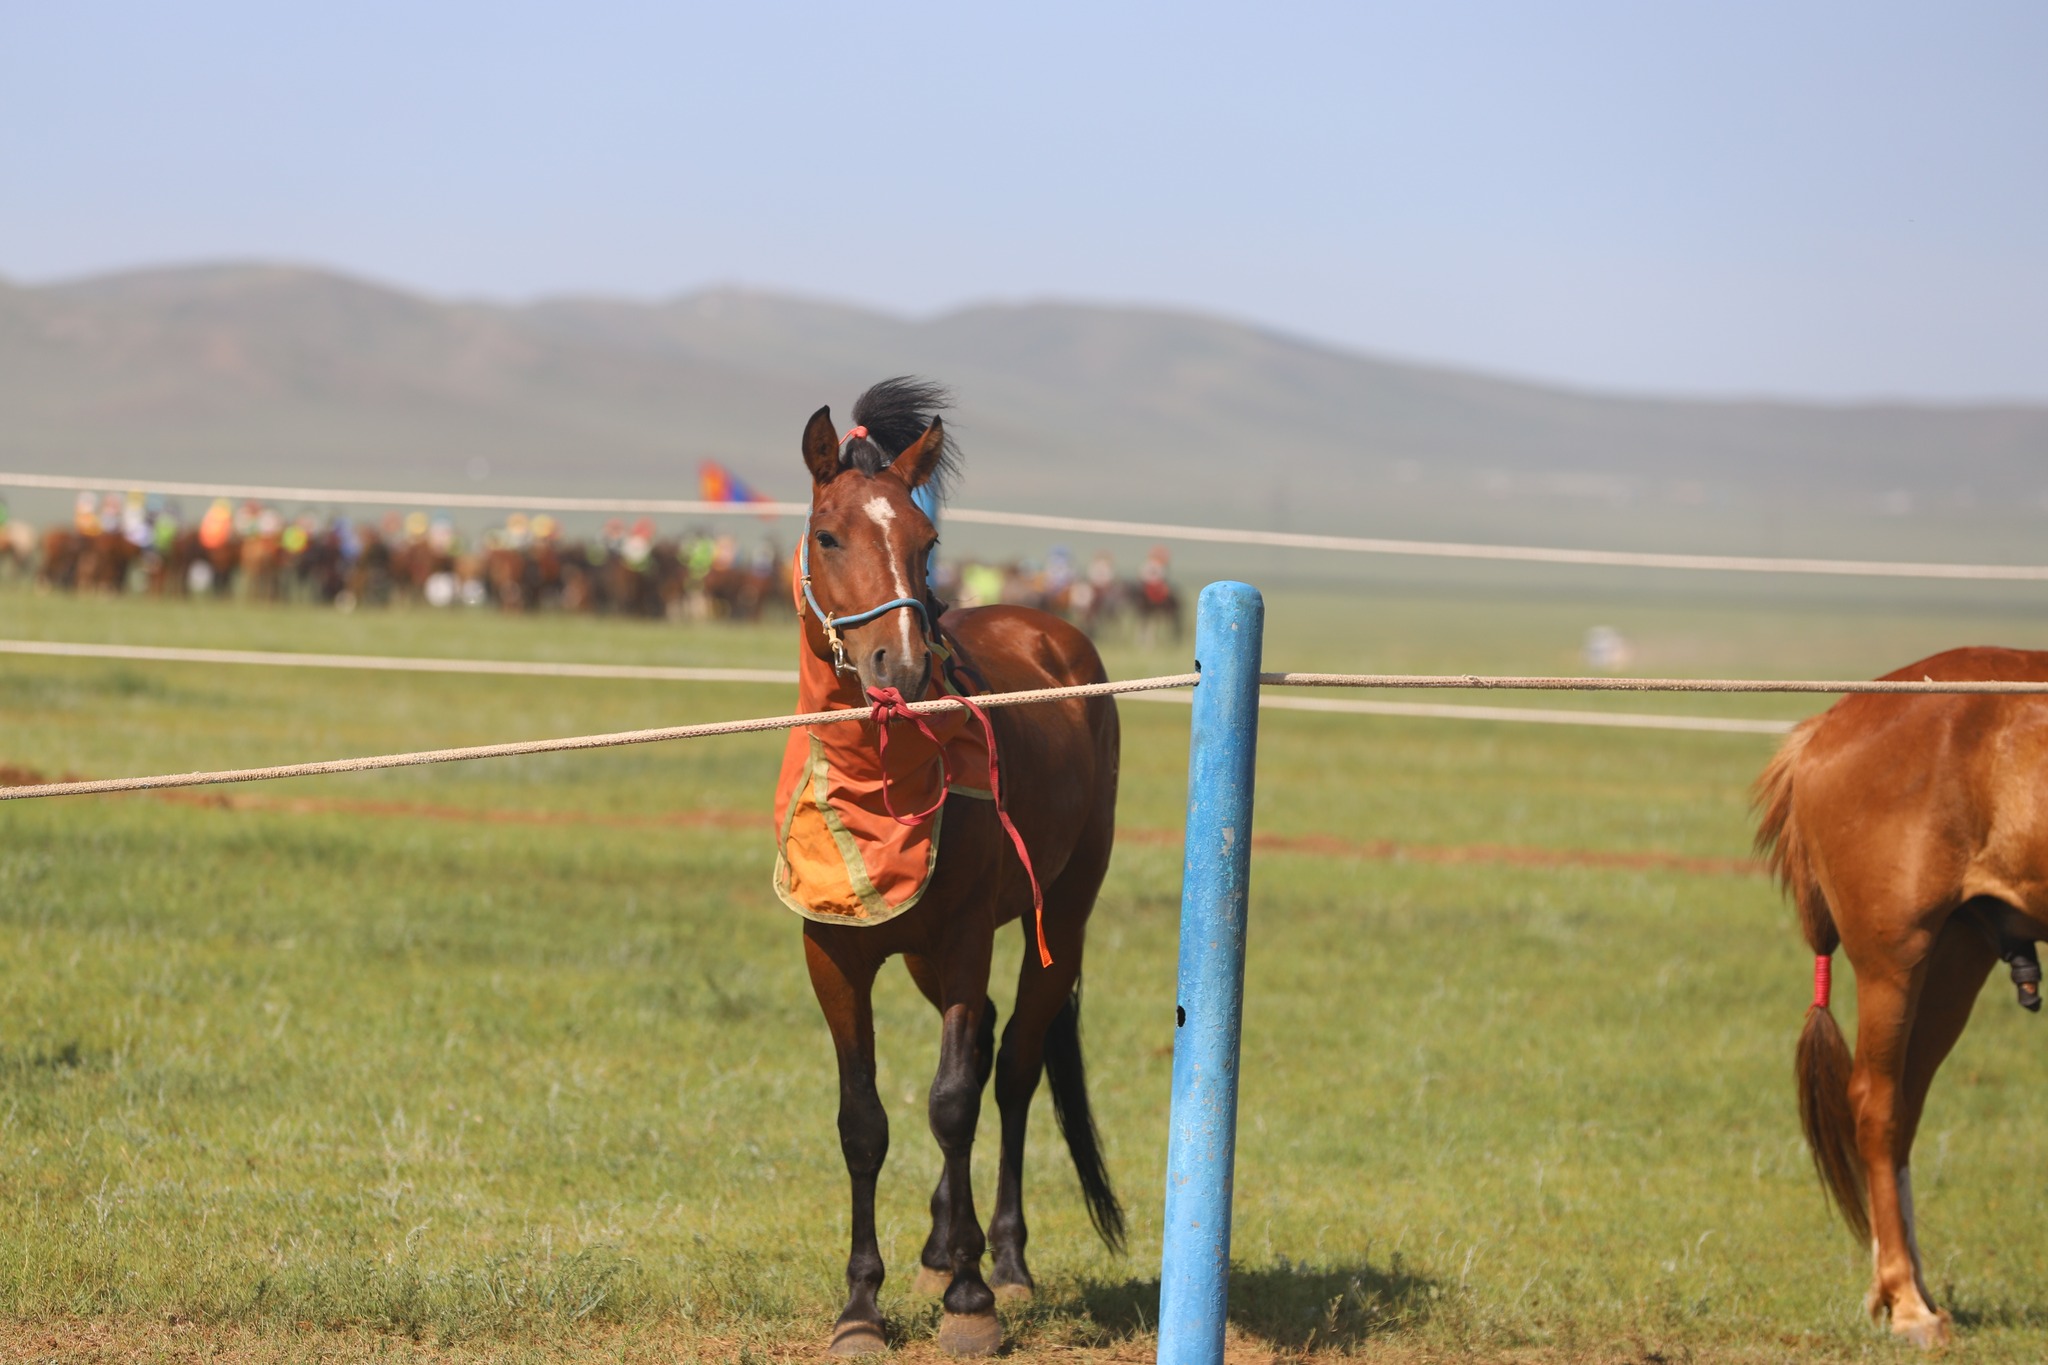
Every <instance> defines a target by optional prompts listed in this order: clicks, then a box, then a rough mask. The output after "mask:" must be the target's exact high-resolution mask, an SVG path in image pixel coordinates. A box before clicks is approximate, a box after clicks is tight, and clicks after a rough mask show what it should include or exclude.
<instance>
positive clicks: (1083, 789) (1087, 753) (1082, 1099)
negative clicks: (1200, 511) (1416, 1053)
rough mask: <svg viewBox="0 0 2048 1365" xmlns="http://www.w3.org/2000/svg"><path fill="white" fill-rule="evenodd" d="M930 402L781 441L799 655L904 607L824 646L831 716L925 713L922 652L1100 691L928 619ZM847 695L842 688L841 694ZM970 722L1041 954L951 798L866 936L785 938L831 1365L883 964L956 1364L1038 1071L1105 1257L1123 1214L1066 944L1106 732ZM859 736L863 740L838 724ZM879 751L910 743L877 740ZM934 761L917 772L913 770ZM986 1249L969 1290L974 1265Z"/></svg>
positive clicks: (994, 1274) (857, 930)
mask: <svg viewBox="0 0 2048 1365" xmlns="http://www.w3.org/2000/svg"><path fill="white" fill-rule="evenodd" d="M943 402H944V393H943V391H942V390H940V389H938V388H936V387H935V386H931V385H926V384H921V383H917V382H915V381H911V380H889V381H885V382H883V383H881V384H877V385H875V386H874V387H873V388H871V389H869V390H868V391H867V392H866V393H864V394H863V395H861V398H860V400H859V401H858V402H857V403H856V404H855V405H854V409H853V416H854V421H855V423H856V424H857V425H856V427H855V434H853V435H850V436H849V437H848V439H847V440H845V441H843V442H842V441H841V439H840V438H839V435H838V434H837V432H836V430H835V428H834V427H833V425H832V415H831V411H830V409H828V408H820V409H819V410H818V411H817V413H816V414H814V415H813V416H812V418H811V420H810V424H809V425H808V426H807V427H806V429H805V431H804V436H803V454H804V463H805V465H806V466H807V467H808V468H809V470H810V474H811V479H812V489H811V513H810V521H809V523H808V524H807V526H806V527H805V534H806V536H807V537H808V541H807V545H808V569H809V575H810V582H809V588H810V591H811V595H812V597H813V598H814V600H815V609H814V610H806V611H804V612H803V613H802V618H803V619H802V631H803V648H805V649H806V650H808V651H810V653H811V654H812V655H813V656H814V658H816V659H818V660H826V661H832V660H834V659H835V658H839V657H840V655H839V651H838V650H837V649H835V645H834V639H833V638H832V634H831V633H828V629H827V626H826V624H825V622H824V621H823V620H821V619H820V617H821V615H829V616H832V617H842V618H844V617H851V616H857V615H861V614H864V613H866V612H868V611H869V610H870V609H872V608H874V607H875V606H876V605H877V604H883V603H889V602H903V601H905V599H914V600H913V601H910V602H908V604H907V605H904V606H902V607H900V608H899V609H893V610H887V611H884V612H882V613H881V614H880V615H879V616H875V617H873V618H872V619H869V620H866V621H865V622H864V623H862V624H858V625H852V626H848V627H845V628H843V629H840V630H838V631H837V632H836V634H837V637H838V643H839V645H840V646H842V647H843V651H844V653H843V667H842V668H841V669H840V670H839V674H838V675H835V676H841V677H842V678H843V685H844V687H845V688H846V689H847V690H848V695H849V698H850V699H848V700H840V701H838V702H836V703H832V702H828V703H826V704H827V705H833V704H837V705H842V706H843V705H856V706H857V705H861V704H863V702H862V701H861V700H860V698H861V697H862V696H863V695H864V694H865V693H866V692H867V690H868V689H870V688H891V687H893V688H896V689H898V690H899V691H900V692H901V694H902V695H903V696H904V697H906V698H911V699H915V698H918V697H921V696H923V695H925V693H926V691H927V689H928V687H930V686H931V683H932V678H933V673H934V669H935V666H936V660H935V657H934V651H933V644H934V637H937V638H939V639H942V640H943V641H944V642H945V646H946V648H947V649H948V650H949V651H950V653H951V655H952V658H953V661H954V663H955V665H956V671H957V672H962V673H966V674H967V675H969V676H970V677H972V678H974V680H975V682H976V684H977V687H978V688H979V687H985V688H986V689H988V690H991V691H1014V690H1018V689H1023V688H1040V687H1058V686H1063V685H1068V684H1075V683H1088V682H1096V681H1100V680H1101V679H1102V678H1103V677H1104V673H1103V668H1102V661H1101V659H1100V658H1099V657H1098V656H1097V655H1096V652H1095V649H1094V647H1093V646H1092V645H1090V644H1089V642H1088V639H1087V637H1086V636H1085V635H1083V634H1082V633H1081V632H1080V631H1078V630H1076V629H1074V628H1073V627H1072V626H1070V625H1068V624H1067V623H1065V622H1064V621H1061V620H1059V619H1058V618H1056V617H1053V616H1048V615H1046V614H1045V613H1043V612H1037V611H1031V610H1028V609H1026V608H1022V607H985V608H980V609H976V610H963V611H953V612H946V613H945V614H944V615H943V617H941V616H940V615H939V613H938V611H937V610H936V609H935V605H933V604H932V599H931V598H930V596H929V592H928V589H927V585H926V582H925V567H926V563H927V559H928V556H929V555H930V552H931V549H932V547H933V545H934V544H935V543H936V537H935V533H934V531H933V528H932V523H931V522H930V520H928V519H927V518H926V516H925V514H924V513H923V512H921V511H920V510H918V507H917V506H916V504H915V503H914V502H913V501H912V500H911V496H910V495H911V490H913V489H915V488H918V487H919V486H921V485H923V484H925V483H926V482H928V481H942V480H944V479H945V478H946V477H947V476H948V475H949V474H950V473H951V472H952V467H953V462H954V459H955V452H954V447H953V446H952V444H951V442H950V440H949V438H948V437H947V436H946V434H945V430H944V428H943V426H942V425H941V423H940V421H939V419H938V417H937V416H936V415H934V414H935V413H936V410H937V409H938V408H939V407H940V406H943ZM855 675H857V677H856V676H855ZM989 714H990V718H991V721H992V723H993V726H994V732H995V751H996V753H997V754H998V755H999V756H1000V766H1001V795H1002V798H1003V805H1004V806H1005V807H1006V808H1007V811H1008V814H1009V816H1010V817H1011V819H1012V821H1013V823H1014V825H1015V827H1016V829H1017V830H1018V831H1019V833H1020V834H1021V837H1022V840H1023V843H1024V846H1025V849H1026V850H1027V851H1028V854H1029V857H1030V860H1031V865H1032V869H1033V870H1035V873H1036V882H1037V884H1038V885H1039V886H1040V887H1042V888H1043V934H1044V946H1045V947H1046V949H1048V950H1049V952H1050V956H1051V963H1050V965H1046V964H1045V963H1044V962H1043V959H1042V957H1041V954H1040V952H1039V951H1038V947H1039V941H1038V939H1037V937H1036V933H1037V931H1036V929H1035V926H1034V922H1033V921H1034V909H1033V882H1032V878H1031V877H1030V876H1028V875H1027V872H1026V868H1025V867H1024V865H1023V864H1022V862H1021V861H1020V859H1019V856H1018V854H1017V853H1016V851H1015V850H1014V848H1013V845H1012V843H1011V840H1010V839H1009V837H1008V836H1007V834H1006V832H1005V830H1004V829H1003V827H1002V825H1001V822H1000V818H999V811H998V809H997V806H996V803H995V802H992V801H989V800H986V799H971V798H969V797H966V796H964V795H963V794H961V793H959V792H957V791H956V792H955V793H954V794H952V795H950V796H948V797H947V798H946V799H945V804H944V808H943V810H942V811H941V812H940V817H941V820H942V822H943V823H942V828H943V833H944V839H943V843H942V844H941V845H940V848H939V851H938V855H937V860H936V862H935V863H934V864H933V866H932V870H931V873H930V879H929V881H928V882H927V883H926V885H925V888H924V891H923V893H922V895H921V896H919V897H918V898H917V899H916V901H915V904H914V905H911V906H910V908H908V909H907V910H904V911H903V912H902V913H900V914H898V915H896V916H895V917H893V918H889V919H886V920H884V921H883V922H880V923H873V924H851V923H843V922H842V923H825V922H820V921H818V920H815V919H809V918H807V919H806V921H805V925H804V954H805V958H806V960H807V962H808V965H809V968H810V976H811V986H812V989H813V990H814V991H815V993H816V995H817V998H818V1004H819V1006H820V1007H821V1008H822V1009H823V1010H824V1013H825V1020H826V1023H827V1024H828V1025H829V1026H830V1028H831V1031H832V1042H833V1045H834V1047H835V1048H836V1049H837V1051H838V1056H839V1141H840V1149H841V1151H842V1152H843V1153H844V1155H845V1158H846V1168H847V1172H848V1174H849V1176H850V1177H851V1180H852V1186H853V1217H852V1230H853V1238H852V1241H853V1245H852V1251H851V1254H850V1256H849V1257H848V1260H847V1267H846V1281H847V1289H848V1297H847V1302H846V1308H845V1310H844V1311H843V1312H841V1314H840V1315H839V1320H838V1325H837V1327H836V1329H835V1331H834V1333H833V1337H832V1342H831V1350H832V1351H833V1353H834V1354H837V1355H857V1354H863V1353H866V1352H871V1351H879V1350H882V1349H884V1339H883V1335H882V1313H881V1308H880V1305H879V1303H878V1301H877V1296H878V1293H879V1291H880V1289H881V1285H882V1276H883V1267H882V1256H881V1251H880V1248H879V1247H878V1245H877V1243H876V1237H875V1180H876V1176H877V1174H878V1173H879V1172H880V1170H881V1168H882V1160H883V1157H884V1156H885V1155H886V1154H887V1152H888V1148H889V1121H888V1117H887V1115H886V1113H885V1112H884V1111H883V1108H882V1102H881V1099H880V1097H879V1096H878V1095H877V1094H876V1091H875V1031H874V1015H873V1010H872V1006H871V1003H870V1000H871V992H872V988H873V986H874V981H875V975H876V972H877V971H878V969H879V968H880V967H881V966H882V964H883V962H884V961H885V960H887V959H888V958H889V957H891V956H894V955H898V954H900V955H901V956H902V957H903V960H904V965H905V966H907V967H908V968H909V970H910V975H911V978H912V979H913V980H914V981H915V982H916V983H917V987H918V989H919V990H920V991H922V992H923V993H924V995H925V996H926V998H927V999H929V1000H930V1001H931V1003H932V1005H933V1006H934V1007H935V1008H936V1009H937V1010H938V1012H939V1016H940V1020H941V1023H940V1031H939V1063H938V1069H937V1073H936V1074H935V1076H934V1077H933V1079H932V1084H931V1091H930V1097H929V1107H928V1115H929V1119H930V1123H931V1130H932V1135H933V1136H934V1137H935V1138H937V1140H938V1145H939V1150H940V1152H941V1153H942V1155H943V1157H944V1170H943V1173H942V1174H941V1175H940V1177H939V1182H938V1187H937V1188H936V1189H935V1190H934V1191H933V1194H932V1199H931V1213H932V1228H931V1236H930V1237H929V1239H928V1240H927V1241H926V1243H925V1246H924V1252H923V1255H922V1257H921V1258H920V1261H921V1264H920V1269H919V1272H918V1277H917V1287H918V1288H919V1289H920V1290H922V1291H924V1292H943V1295H944V1307H945V1315H944V1318H943V1321H942V1325H941V1327H940V1330H939V1344H940V1345H941V1346H942V1347H944V1348H945V1349H946V1350H948V1351H951V1352H954V1353H956V1354H986V1353H989V1352H992V1351H994V1350H995V1349H997V1347H998V1346H999V1345H1000V1344H1001V1329H1000V1327H999V1325H998V1323H997V1320H996V1315H995V1302H996V1295H997V1294H998V1293H1001V1294H1003V1295H1005V1296H1017V1297H1022V1296H1026V1295H1029V1294H1030V1293H1031V1291H1032V1278H1031V1272H1030V1271H1029V1270H1028V1269H1027V1268H1026V1265H1025V1260H1024V1244H1025V1239H1026V1232H1025V1223H1024V1209H1023V1202H1022V1201H1023V1174H1024V1137H1025V1130H1026V1126H1027V1121H1028V1119H1029V1116H1030V1109H1031V1100H1032V1096H1033V1094H1034V1093H1035V1092H1036V1090H1037V1088H1038V1081H1039V1073H1040V1071H1041V1069H1044V1070H1045V1071H1046V1072H1047V1073H1048V1076H1049V1079H1050V1083H1051V1088H1052V1091H1053V1101H1054V1108H1055V1111H1056V1112H1057V1114H1058V1117H1059V1121H1060V1128H1061V1131H1062V1132H1063V1134H1064V1135H1065V1137H1066V1141H1067V1147H1068V1151H1069V1153H1070V1154H1071V1156H1072V1157H1073V1161H1074V1165H1075V1169H1076V1171H1077V1172H1078V1173H1079V1175H1080V1180H1081V1187H1082V1191H1083V1193H1084V1196H1085V1197H1086V1200H1087V1203H1088V1209H1089V1214H1090V1216H1091V1218H1092V1219H1093V1221H1094V1223H1095V1227H1096V1229H1097V1231H1098V1232H1100V1233H1101V1235H1102V1237H1103V1239H1104V1240H1105V1241H1107V1242H1108V1243H1109V1244H1110V1245H1111V1246H1112V1247H1119V1246H1120V1245H1121V1242H1122V1238H1123V1210H1122V1208H1121V1207H1120V1206H1119V1205H1118V1203H1117V1199H1116V1195H1115V1194H1114V1192H1113V1191H1112V1190H1111V1188H1110V1184H1109V1180H1108V1177H1107V1174H1106V1173H1105V1171H1104V1169H1103V1164H1102V1158H1101V1154H1100V1151H1099V1147H1098V1142H1097V1137H1096V1131H1095V1124H1094V1119H1093V1116H1092V1114H1091V1112H1090V1109H1089V1103H1088V1091H1087V1084H1086V1076H1085V1073H1084V1070H1083V1066H1082V1059H1081V1042H1080V1007H1081V1002H1080V994H1079V984H1080V974H1081V949H1082V940H1083V937H1084V935H1085V933H1086V930H1087V924H1088V915H1089V912H1090V911H1091V910H1092V909H1093V908H1094V904H1095V896H1096V892H1097V890H1098V889H1099V888H1100V887H1101V885H1102V878H1103V874H1104V872H1105V871H1106V870H1107V868H1108V866H1109V855H1110V844H1111V841H1112V838H1113V836H1114V830H1115V816H1116V787H1117V759H1118V729H1117V713H1116V708H1115V706H1114V704H1113V703H1112V702H1111V700H1110V699H1109V698H1107V697H1094V698H1086V699H1074V700H1068V701H1060V702H1054V703H1049V704H1044V705H1032V706H1022V707H1010V708H1005V709H1000V710H996V711H993V712H991V713H989ZM860 724H861V726H862V729H863V731H864V732H866V733H867V734H868V735H872V733H873V731H872V722H865V721H864V722H860ZM897 728H898V730H899V731H900V733H899V735H898V736H897V737H896V738H895V739H894V743H895V744H898V745H915V744H917V743H918V742H919V737H918V736H917V734H916V733H915V732H914V731H913V730H912V729H911V727H909V726H907V725H903V726H899V727H897ZM933 761H934V762H937V761H938V759H937V757H936V756H934V759H933ZM1011 921H1018V922H1019V923H1021V924H1022V925H1023V927H1024V937H1025V941H1026V951H1025V953H1024V960H1023V965H1022V967H1021V969H1020V970H1019V973H1018V980H1017V998H1016V1003H1015V1006H1014V1007H1013V1009H1012V1011H1011V1015H1010V1022H1009V1024H1008V1026H1007V1027H1006V1028H1005V1029H1004V1031H1003V1041H1002V1046H1001V1048H1000V1049H997V1048H996V1046H995V1037H996V1035H995V1021H996V1011H995V1004H994V1002H993V1001H991V1000H990V999H989V996H988V978H989V964H990V953H991V949H992V945H993V942H994V938H995V934H996V931H997V929H998V928H1000V927H1001V926H1002V925H1004V924H1007V923H1010V922H1011ZM991 1070H993V1072H994V1075H995V1082H996V1084H995V1095H996V1106H997V1108H998V1110H999V1111H1000V1114H1001V1119H1002V1153H1001V1160H1000V1164H999V1167H998V1175H997V1179H996V1194H995V1209H994V1216H993V1217H992V1218H991V1219H990V1221H989V1226H988V1236H987V1238H986V1240H985V1239H984V1237H983V1234H982V1228H981V1224H980V1222H979V1220H978V1218H977V1216H976V1213H975V1203H974V1191H973V1188H972V1185H971V1183H970V1175H969V1157H970V1155H971V1154H972V1151H973V1147H974V1136H975V1127H976V1123H977V1121H978V1120H979V1117H980V1113H981V1095H982V1090H983V1088H984V1086H985V1085H986V1084H987V1081H988V1078H989V1075H990V1072H991ZM991 1244H992V1250H993V1253H994V1255H993V1260H992V1264H991V1268H990V1273H989V1275H988V1277H987V1279H984V1278H983V1276H982V1269H981V1260H982V1254H983V1252H984V1250H985V1249H991Z"/></svg>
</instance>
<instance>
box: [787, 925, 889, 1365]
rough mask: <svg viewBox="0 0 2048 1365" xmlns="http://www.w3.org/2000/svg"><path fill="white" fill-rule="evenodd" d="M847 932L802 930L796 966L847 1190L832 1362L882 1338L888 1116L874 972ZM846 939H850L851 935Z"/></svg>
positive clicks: (880, 1344)
mask: <svg viewBox="0 0 2048 1365" xmlns="http://www.w3.org/2000/svg"><path fill="white" fill-rule="evenodd" d="M846 932H847V931H835V930H833V929H830V928H814V927H809V926H807V927H806V929H805V932H804V959H805V962H806V964H807V965H808V966H809V968H810V972H811V990H812V992H813V993H814V994H816V996H817V997H818V1007H819V1008H820V1009H822V1010H823V1011H824V1012H825V1023H826V1024H827V1025H828V1026H829V1027H830V1028H831V1030H832V1046H833V1049H834V1050H835V1051H836V1052H837V1053H838V1055H839V1150H840V1152H841V1153H843V1154H844V1155H845V1157H846V1174H847V1177H848V1179H849V1180H850V1181H851V1182H852V1185H853V1220H852V1222H853V1249H852V1250H851V1252H849V1253H848V1255H847V1258H846V1291H847V1292H846V1307H845V1309H844V1310H842V1311H841V1312H840V1314H839V1322H838V1325H837V1326H836V1327H835V1328H834V1329H833V1332H832V1344H831V1346H830V1348H829V1349H830V1350H831V1352H832V1354H833V1355H837V1356H857V1355H868V1354H871V1353H873V1352H876V1351H884V1350H887V1349H888V1343H887V1341H886V1340H885V1339H884V1338H883V1335H882V1309H881V1305H880V1303H879V1302H878V1301H877V1296H878V1295H879V1294H880V1293H881V1290H882V1248H881V1246H880V1244H879V1243H878V1242H877V1241H876V1240H875V1179H876V1177H877V1176H879V1175H880V1174H881V1173H882V1161H883V1159H884V1158H886V1157H887V1156H888V1155H889V1115H888V1112H887V1111H886V1110H884V1109H883V1108H882V1097H881V1096H880V1095H878V1094H876V1093H875V1015H874V1004H873V990H874V984H875V967H876V964H875V963H874V962H872V961H870V960H868V958H867V955H866V954H864V953H862V952H859V951H858V950H857V949H856V947H855V945H854V944H853V943H852V942H851V941H850V940H849V939H848V938H847V937H846ZM851 932H854V933H858V932H860V931H859V930H853V931H851Z"/></svg>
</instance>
